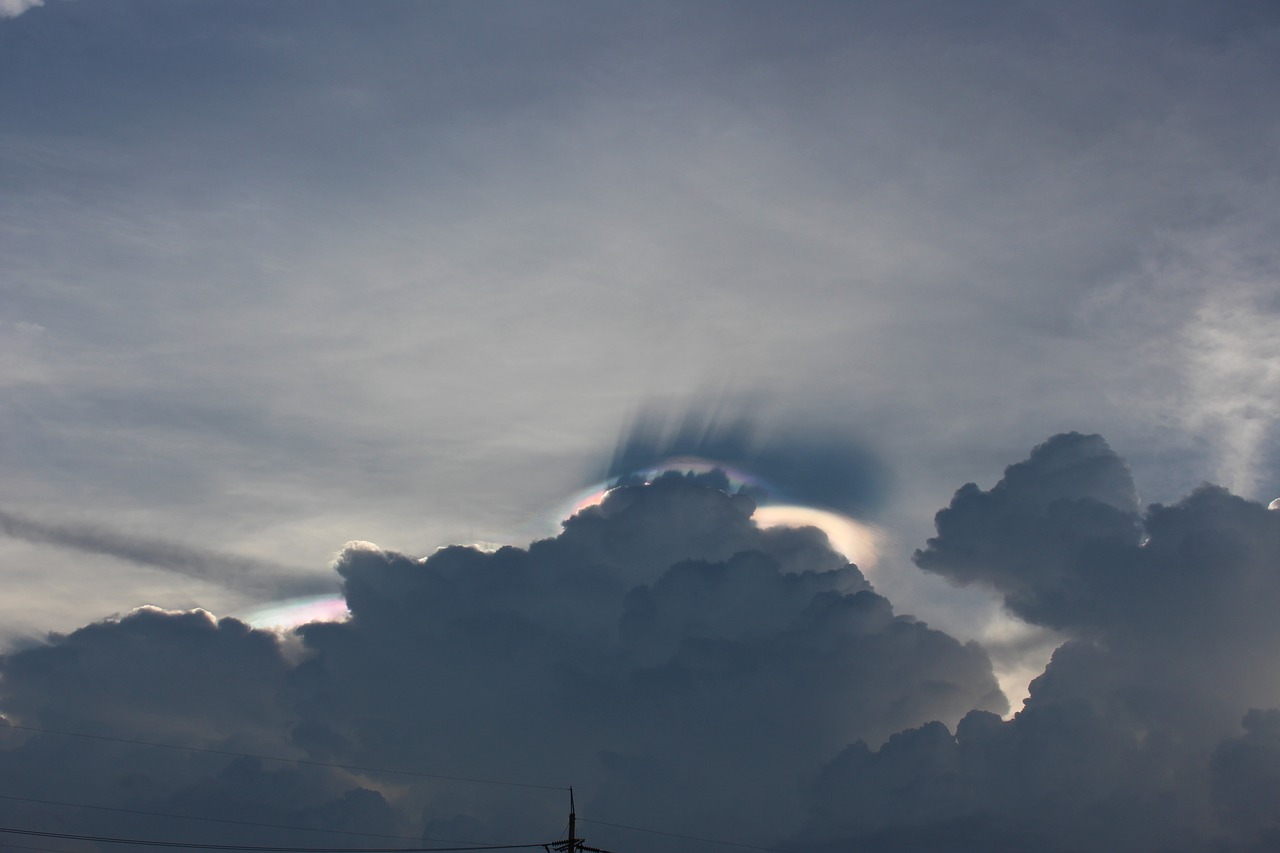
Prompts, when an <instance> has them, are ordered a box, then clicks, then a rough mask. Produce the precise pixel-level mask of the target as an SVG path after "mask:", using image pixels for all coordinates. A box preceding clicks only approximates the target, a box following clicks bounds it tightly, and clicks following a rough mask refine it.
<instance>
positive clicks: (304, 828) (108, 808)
mask: <svg viewBox="0 0 1280 853" xmlns="http://www.w3.org/2000/svg"><path fill="white" fill-rule="evenodd" d="M0 800H14V801H17V802H20V803H36V804H38V805H43V806H66V807H69V808H75V809H93V810H95V811H103V812H119V813H121V814H133V815H141V816H143V817H167V818H176V819H178V820H199V821H204V822H207V823H228V824H235V825H238V826H255V827H259V828H262V829H289V830H297V831H301V832H322V833H326V834H330V835H359V836H362V837H365V838H389V839H394V840H398V841H439V842H442V843H451V844H484V843H485V842H483V841H461V840H459V839H455V838H418V837H415V836H412V835H387V834H384V833H380V832H354V831H348V830H342V829H320V828H318V827H312V826H289V825H288V824H282V823H259V822H258V821H252V820H235V819H233V818H227V817H201V816H199V815H188V814H171V813H169V812H151V811H143V810H142V809H126V808H123V807H121V806H95V805H90V804H89V803H69V802H64V801H62V800H41V799H37V798H35V797H19V796H16V795H13V794H0Z"/></svg>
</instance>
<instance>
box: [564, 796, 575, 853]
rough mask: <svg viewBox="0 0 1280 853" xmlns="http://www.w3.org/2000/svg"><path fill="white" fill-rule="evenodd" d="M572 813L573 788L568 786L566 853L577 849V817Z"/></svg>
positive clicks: (572, 852) (571, 852)
mask: <svg viewBox="0 0 1280 853" xmlns="http://www.w3.org/2000/svg"><path fill="white" fill-rule="evenodd" d="M574 811H575V809H574V807H573V786H572V785H570V786H569V843H568V845H567V846H566V847H565V850H567V851H568V853H574V851H575V850H577V849H578V836H577V832H578V826H577V822H578V816H577V815H576V814H574Z"/></svg>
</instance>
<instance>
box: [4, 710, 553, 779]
mask: <svg viewBox="0 0 1280 853" xmlns="http://www.w3.org/2000/svg"><path fill="white" fill-rule="evenodd" d="M4 725H7V726H8V727H9V728H11V729H21V730H22V731H27V732H37V733H39V734H51V735H65V736H66V737H80V738H88V739H90V740H102V741H109V742H111V743H128V744H133V745H135V746H154V747H159V748H161V749H185V750H187V751H189V752H204V753H208V754H210V755H227V756H232V757H235V758H258V759H261V760H263V761H281V762H285V763H288V764H303V765H306V766H308V767H330V768H333V769H335V770H354V771H357V772H360V773H393V774H396V775H398V776H417V777H419V778H423V779H442V780H444V781H447V782H470V783H472V784H476V785H503V786H506V787H508V788H535V789H538V790H542V791H565V790H568V789H567V788H566V787H564V786H563V785H535V784H532V783H529V782H509V781H506V780H504V779H482V778H478V777H474V776H448V775H445V774H443V773H423V772H420V771H417V770H394V769H392V768H388V767H363V766H360V765H357V764H335V763H332V762H328V761H312V760H310V759H307V758H283V757H281V756H278V755H258V754H255V753H252V752H234V751H232V750H229V749H212V748H209V747H203V746H181V745H179V744H174V743H156V742H155V741H149V740H134V739H132V738H123V737H111V736H110V735H91V734H85V733H84V732H67V731H59V730H58V729H40V728H36V727H35V726H22V725H18V724H17V723H14V722H9V721H6V722H5V724H4ZM4 725H0V728H3V727H4Z"/></svg>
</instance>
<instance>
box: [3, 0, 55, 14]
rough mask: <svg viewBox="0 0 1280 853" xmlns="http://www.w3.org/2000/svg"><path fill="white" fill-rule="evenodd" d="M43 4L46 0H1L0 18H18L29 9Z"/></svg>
mask: <svg viewBox="0 0 1280 853" xmlns="http://www.w3.org/2000/svg"><path fill="white" fill-rule="evenodd" d="M43 5H44V0H0V18H16V17H18V16H19V15H21V14H22V13H23V12H25V11H27V10H28V9H34V8H35V7H37V6H43Z"/></svg>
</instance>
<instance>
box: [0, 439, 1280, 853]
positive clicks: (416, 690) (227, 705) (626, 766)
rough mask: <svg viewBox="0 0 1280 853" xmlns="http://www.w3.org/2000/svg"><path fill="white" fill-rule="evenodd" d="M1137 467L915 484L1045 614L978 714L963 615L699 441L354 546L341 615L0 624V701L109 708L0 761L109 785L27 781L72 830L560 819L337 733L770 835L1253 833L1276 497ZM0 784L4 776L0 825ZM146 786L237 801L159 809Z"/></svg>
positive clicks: (1152, 838)
mask: <svg viewBox="0 0 1280 853" xmlns="http://www.w3.org/2000/svg"><path fill="white" fill-rule="evenodd" d="M1135 495H1136V490H1135V489H1134V486H1133V483H1132V480H1131V478H1130V477H1129V473H1128V471H1127V468H1126V466H1125V465H1124V463H1123V462H1122V461H1121V460H1120V459H1119V457H1117V456H1116V454H1115V453H1114V452H1112V450H1111V449H1110V448H1109V447H1108V446H1107V445H1106V443H1105V442H1104V441H1103V440H1102V439H1101V438H1099V437H1097V436H1082V435H1077V434H1068V435H1060V436H1055V437H1054V438H1052V439H1050V440H1049V441H1048V442H1046V443H1045V444H1044V445H1041V446H1040V447H1038V448H1036V449H1035V450H1034V451H1033V452H1032V454H1031V456H1030V458H1028V459H1027V460H1026V461H1024V462H1021V463H1018V464H1017V465H1014V466H1011V467H1010V468H1009V469H1007V470H1006V472H1005V476H1004V478H1003V479H1002V480H1001V481H1000V482H999V483H998V484H997V485H995V486H994V487H992V488H991V489H990V490H986V491H984V490H982V489H980V488H978V487H977V486H975V485H972V484H970V485H967V486H965V487H963V488H961V489H960V490H959V491H958V492H957V493H956V495H955V498H954V499H953V500H952V502H951V504H950V506H949V507H947V508H946V509H944V510H942V511H941V512H940V513H939V514H938V518H937V527H938V535H937V536H936V537H935V538H933V539H931V540H929V542H928V543H927V544H926V547H925V548H923V549H922V550H920V551H918V552H917V554H916V561H917V563H918V564H919V565H920V566H921V568H923V569H924V570H926V571H930V572H935V573H938V574H940V575H942V576H944V577H947V578H949V579H951V580H952V581H954V582H956V583H974V584H983V585H986V586H989V587H990V588H992V589H994V590H996V591H997V592H998V593H999V594H1001V595H1002V596H1003V597H1004V600H1005V602H1006V604H1007V606H1008V608H1009V609H1010V610H1011V611H1012V612H1014V613H1016V614H1017V615H1019V616H1020V617H1022V618H1023V619H1026V620H1028V621H1030V622H1032V623H1034V624H1037V625H1042V626H1045V627H1049V628H1052V629H1054V630H1055V631H1058V632H1061V633H1062V634H1063V635H1065V636H1068V637H1069V638H1070V639H1069V641H1068V642H1067V643H1065V644H1064V645H1063V646H1062V647H1061V648H1059V649H1058V651H1057V652H1056V654H1055V655H1054V657H1053V659H1052V661H1051V662H1050V664H1049V666H1048V667H1047V669H1046V670H1045V672H1044V674H1043V675H1041V676H1040V677H1039V678H1038V679H1037V680H1036V681H1035V682H1034V683H1033V685H1032V690H1031V696H1030V698H1029V699H1028V700H1027V702H1026V704H1025V707H1024V708H1023V709H1022V710H1021V711H1020V712H1019V713H1018V714H1016V715H1015V716H1014V717H1013V718H1012V719H1010V720H1007V721H1006V720H1003V719H1002V718H1001V715H1002V714H1003V713H1004V712H1005V711H1007V706H1006V705H1005V703H1004V699H1003V697H1002V696H1001V695H1000V693H999V691H998V689H997V688H996V684H995V680H994V679H993V677H992V673H991V665H990V661H989V660H988V658H987V656H986V654H985V652H984V651H983V650H982V649H981V648H980V647H978V646H976V645H973V644H968V645H966V644H961V643H959V642H957V641H956V640H954V639H953V638H951V637H949V636H947V635H946V634H944V633H942V632H939V631H936V630H933V629H931V628H929V627H928V626H927V625H925V624H923V623H921V622H919V621H917V620H914V619H912V618H911V617H908V616H903V615H899V614H895V613H894V611H893V609H892V606H891V605H890V603H889V602H888V601H887V600H886V599H885V598H884V597H882V596H880V595H878V594H877V593H876V592H875V591H874V590H873V589H872V588H871V587H870V585H869V584H868V583H867V581H866V579H865V578H864V577H863V576H862V574H861V573H860V572H859V571H858V569H857V568H856V567H855V566H852V565H849V564H848V563H847V562H845V560H844V559H843V558H842V557H840V556H839V555H838V554H837V553H835V552H834V551H832V550H831V548H830V547H829V544H828V543H827V541H826V539H825V536H824V535H823V534H822V533H821V532H819V531H816V530H813V529H800V530H791V529H781V528H775V529H770V530H760V529H759V528H758V527H756V525H755V524H754V523H753V521H752V513H753V511H754V503H753V500H752V498H751V497H750V496H749V495H748V494H741V493H739V494H731V493H730V492H729V490H728V480H727V479H726V478H725V477H723V476H722V475H719V474H710V475H708V474H700V475H688V474H686V475H675V474H668V475H664V476H662V477H659V478H658V479H657V480H656V481H654V482H652V483H650V484H648V485H633V486H625V487H622V488H619V489H617V490H615V491H613V492H611V493H610V494H609V496H608V497H607V498H606V500H605V501H604V502H603V503H601V504H600V505H598V506H595V507H591V508H589V509H586V510H584V511H583V512H581V513H579V514H578V515H576V516H575V517H573V518H571V519H569V520H568V521H566V522H565V524H564V528H563V530H562V532H561V533H560V534H559V535H558V536H556V537H554V538H551V539H547V540H543V541H539V542H535V543H533V544H532V545H531V546H530V547H528V548H527V549H520V548H503V549H501V550H499V551H496V552H494V553H483V552H481V551H478V550H475V549H471V548H461V547H456V548H448V549H444V550H441V551H439V552H437V553H435V554H433V555H431V556H430V557H427V558H425V559H418V558H413V557H409V556H406V555H402V554H397V553H394V552H388V551H381V550H378V549H376V548H372V547H368V546H361V547H352V548H350V549H348V550H347V551H345V552H344V553H343V555H342V556H341V558H340V559H339V561H338V563H337V571H338V573H339V575H340V576H341V578H342V580H343V584H344V589H345V593H346V597H347V602H348V605H349V607H350V610H351V614H352V615H351V619H350V620H349V621H348V622H345V623H317V624H311V625H307V626H304V627H303V628H301V629H299V630H298V632H297V633H296V634H295V635H293V636H292V637H288V638H281V637H279V636H277V635H275V634H271V633H267V632H262V631H255V630H251V629H249V628H248V627H247V626H245V625H243V624H241V623H239V622H237V621H235V620H232V619H223V620H215V619H213V618H212V617H210V616H209V615H207V614H204V613H201V612H195V613H168V612H163V611H158V610H154V609H144V610H140V611H136V612H135V613H132V614H130V615H129V616H126V617H124V618H122V619H118V620H113V621H107V622H102V623H97V624H94V625H90V626H87V627H85V628H82V629H80V630H78V631H76V632H73V633H71V634H69V635H67V636H56V637H52V638H50V640H49V642H48V643H47V644H45V645H42V646H39V647H36V648H31V649H26V650H23V651H18V652H14V653H12V654H9V655H7V656H6V657H4V658H3V659H2V660H0V709H3V711H4V713H5V714H6V716H7V717H8V718H9V719H10V720H12V721H13V722H14V723H16V724H18V725H22V726H34V727H37V728H40V727H43V728H45V729H49V730H62V731H76V732H83V733H89V734H96V735H101V736H105V737H110V738H115V739H116V740H85V739H76V738H69V737H65V736H61V735H55V734H52V733H46V734H36V733H32V732H30V731H27V730H26V729H18V728H9V729H0V744H2V746H3V748H0V770H2V771H3V773H4V775H5V778H8V779H11V780H22V781H21V783H19V782H17V781H15V782H13V783H11V785H12V787H13V790H6V791H4V792H0V793H4V794H8V795H10V796H12V795H20V796H24V797H27V798H28V799H31V798H36V799H43V800H51V801H60V802H64V803H66V802H74V803H82V804H95V805H99V806H110V807H112V808H115V809H128V810H131V811H128V812H125V811H114V812H103V811H101V810H99V811H96V812H95V811H89V810H83V809H81V810H76V809H71V808H69V807H65V806H52V805H48V806H42V807H40V808H41V809H43V811H42V814H44V815H45V816H46V817H47V819H48V821H56V822H57V825H58V826H59V827H66V828H70V831H84V832H93V833H96V834H116V835H128V836H130V837H151V838H157V837H163V838H181V839H192V838H198V839H200V840H203V841H207V842H210V843H249V842H252V843H263V844H267V843H269V844H276V845H287V844H294V845H308V844H309V845H313V846H327V845H332V844H333V843H335V841H337V840H339V839H345V843H350V844H352V845H354V846H366V847H368V846H386V845H385V844H384V843H379V842H377V841H376V839H375V836H381V837H382V838H383V839H384V840H385V838H386V837H387V836H389V835H390V836H397V837H401V838H413V839H422V840H429V841H431V842H432V843H434V842H436V841H443V840H447V841H471V842H492V841H500V842H512V843H515V842H525V843H528V842H540V841H548V840H552V839H554V838H555V837H557V834H558V832H559V830H560V829H561V827H562V826H563V816H564V807H565V804H566V803H565V798H564V796H563V792H560V791H556V790H542V789H540V788H538V787H515V786H512V785H495V784H478V783H461V782H458V781H449V780H444V779H429V778H423V777H421V776H410V775H402V774H388V773H383V772H376V771H373V770H358V769H353V768H357V767H362V768H400V769H405V770H414V771H418V772H426V773H436V774H443V775H450V776H465V777H471V778H479V779H487V780H491V781H498V782H507V783H520V784H531V785H534V786H543V785H545V786H550V787H551V788H554V787H555V786H561V785H569V784H573V785H574V786H575V787H576V788H577V790H578V792H579V802H578V804H579V812H580V814H581V815H582V816H583V817H584V818H589V819H594V820H597V821H605V822H609V823H621V824H630V825H632V826H643V827H648V828H651V829H658V830H662V831H665V832H670V833H676V834H684V835H690V836H704V837H705V836H709V837H712V838H716V839H722V840H730V841H740V842H743V843H746V844H755V845H759V846H771V845H772V846H780V847H784V848H786V849H790V850H796V851H855V850H856V851H898V850H916V851H932V850H938V851H941V850H944V849H945V850H948V851H978V850H983V851H991V850H1010V851H1012V850H1019V851H1021V850H1027V849H1040V850H1051V851H1084V850H1093V849H1107V850H1117V851H1151V853H1155V851H1187V853H1192V851H1195V852H1196V853H1208V851H1238V853H1253V851H1262V850H1271V849H1275V846H1276V842H1277V841H1278V840H1280V824H1277V821H1276V815H1277V814H1280V810H1278V809H1276V808H1275V805H1276V802H1277V799H1276V798H1277V796H1280V710H1277V707H1278V706H1280V678H1277V677H1276V676H1275V661H1276V660H1277V659H1280V657H1278V654H1277V653H1280V623H1278V622H1277V621H1276V620H1275V619H1274V617H1273V614H1274V613H1276V612H1277V611H1278V610H1280V565H1278V560H1277V558H1278V557H1280V513H1277V512H1268V511H1267V510H1266V509H1264V508H1263V507H1261V506H1260V505H1258V504H1256V503H1252V502H1249V501H1245V500H1242V499H1240V498H1238V497H1235V496H1232V495H1230V494H1229V493H1227V492H1225V491H1224V490H1221V489H1218V488H1215V487H1204V488H1202V489H1200V490H1198V491H1196V492H1195V493H1193V494H1192V495H1190V496H1188V497H1187V498H1186V499H1184V500H1183V501H1181V502H1179V503H1177V504H1175V505H1172V506H1153V507H1150V508H1148V509H1146V510H1145V511H1143V510H1142V509H1140V507H1139V506H1138V502H1137V499H1136V497H1135ZM121 739H123V740H130V739H132V740H150V741H164V742H167V743H178V744H184V745H189V746H196V747H202V748H204V749H215V750H224V751H228V752H238V753H244V754H246V755H241V756H231V755H226V754H222V753H217V752H189V751H185V750H166V749H158V748H154V747H144V746H140V745H137V744H129V743H123V742H121ZM249 754H253V755H258V756H263V755H267V756H287V757H293V758H298V759H304V760H306V761H309V762H315V763H313V764H289V763H279V762H271V761H266V760H263V759H261V758H253V757H249ZM333 765H344V766H345V767H338V766H333ZM19 789H20V790H19ZM19 806H21V809H19ZM31 808H32V806H31V805H30V803H29V802H28V803H26V804H19V803H16V802H15V801H11V800H5V799H3V798H0V817H3V819H4V820H5V821H6V823H7V824H8V825H12V824H13V823H14V822H19V823H22V824H27V825H30V824H31V823H32V822H33V821H34V820H35V818H33V817H31V814H32V813H31V811H30V809H31ZM137 812H148V813H149V815H150V816H148V817H142V816H140V815H138V814H136V813H137ZM177 814H180V815H200V816H203V817H206V818H216V819H220V820H228V821H252V822H256V824H258V825H257V826H253V827H249V826H245V825H243V824H242V823H211V822H205V823H201V824H196V823H193V822H191V821H189V820H181V819H178V818H174V817H159V816H157V815H177ZM20 815H21V817H19V816H20ZM265 824H270V825H271V826H270V827H267V826H263V825H265ZM281 827H293V828H292V829H285V828H281ZM583 829H584V830H586V831H587V834H588V836H589V838H590V843H592V844H595V845H598V846H602V847H607V848H609V849H613V850H617V851H619V853H625V851H626V850H635V849H641V848H644V849H661V850H695V849H697V850H701V849H705V844H703V843H700V842H697V841H694V840H690V839H682V838H678V837H667V836H651V835H637V834H634V833H629V832H628V831H626V830H622V829H617V828H614V827H610V826H607V825H605V824H592V823H584V824H583ZM320 830H325V831H327V832H328V833H330V834H318V832H319V831H320ZM332 833H346V834H345V835H334V834H332ZM726 849H728V848H726Z"/></svg>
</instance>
